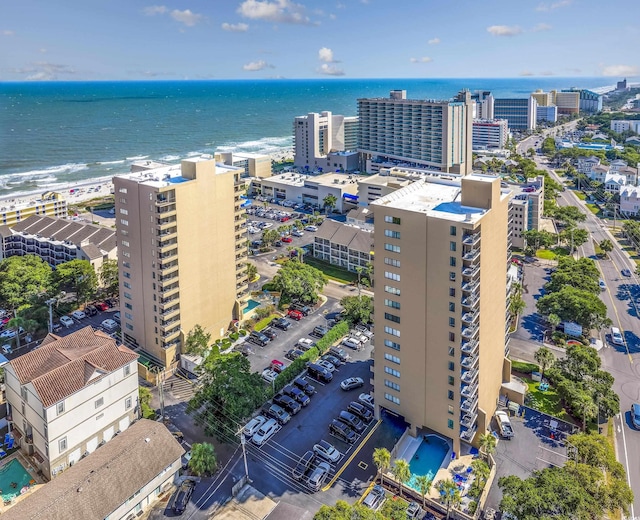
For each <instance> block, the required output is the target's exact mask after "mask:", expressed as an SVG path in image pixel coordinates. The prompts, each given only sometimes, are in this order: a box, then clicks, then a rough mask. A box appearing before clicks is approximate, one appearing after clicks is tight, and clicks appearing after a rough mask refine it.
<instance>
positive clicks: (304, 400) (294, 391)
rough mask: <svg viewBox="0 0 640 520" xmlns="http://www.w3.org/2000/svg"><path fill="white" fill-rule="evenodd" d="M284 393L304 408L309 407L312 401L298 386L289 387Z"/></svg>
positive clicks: (285, 388)
mask: <svg viewBox="0 0 640 520" xmlns="http://www.w3.org/2000/svg"><path fill="white" fill-rule="evenodd" d="M282 393H283V394H284V395H288V396H289V397H291V398H292V399H295V400H296V401H298V402H299V403H300V404H301V405H302V406H307V405H308V404H309V403H310V402H311V399H310V398H309V396H308V395H307V394H305V393H304V392H303V391H302V390H300V389H299V388H298V387H297V386H294V385H287V386H285V387H284V388H283V389H282Z"/></svg>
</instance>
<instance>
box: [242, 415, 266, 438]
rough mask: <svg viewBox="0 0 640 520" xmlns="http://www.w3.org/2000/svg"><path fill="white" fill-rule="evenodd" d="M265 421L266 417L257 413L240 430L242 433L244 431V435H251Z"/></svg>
mask: <svg viewBox="0 0 640 520" xmlns="http://www.w3.org/2000/svg"><path fill="white" fill-rule="evenodd" d="M266 422H267V418H266V417H263V416H262V415H258V416H256V417H254V418H253V419H251V420H250V421H249V422H248V423H247V425H246V426H245V427H244V430H242V433H244V434H245V436H246V437H253V434H254V433H256V432H257V431H258V430H259V429H260V427H261V426H262V425H263V424H264V423H266Z"/></svg>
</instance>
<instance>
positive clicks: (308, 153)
mask: <svg viewBox="0 0 640 520" xmlns="http://www.w3.org/2000/svg"><path fill="white" fill-rule="evenodd" d="M357 132H358V118H357V117H355V116H343V115H338V114H332V113H331V112H329V111H324V112H321V113H317V112H309V113H308V114H307V115H306V116H298V117H296V118H295V119H294V121H293V142H294V154H295V155H294V159H293V164H294V166H296V167H297V168H298V169H299V170H301V171H329V170H336V171H354V170H356V169H357V168H358V154H357V153H356V147H357ZM345 152H351V153H345Z"/></svg>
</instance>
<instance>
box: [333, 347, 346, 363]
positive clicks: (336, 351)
mask: <svg viewBox="0 0 640 520" xmlns="http://www.w3.org/2000/svg"><path fill="white" fill-rule="evenodd" d="M329 354H330V355H332V356H334V357H337V358H338V359H339V360H340V361H342V362H343V363H346V362H347V360H348V359H349V354H347V353H346V352H345V350H344V349H343V348H340V347H331V348H330V349H329Z"/></svg>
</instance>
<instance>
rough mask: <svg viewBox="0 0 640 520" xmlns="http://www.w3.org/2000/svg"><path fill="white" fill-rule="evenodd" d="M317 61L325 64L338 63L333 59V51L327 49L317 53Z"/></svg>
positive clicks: (324, 48)
mask: <svg viewBox="0 0 640 520" xmlns="http://www.w3.org/2000/svg"><path fill="white" fill-rule="evenodd" d="M318 59H319V60H320V61H324V62H325V63H338V61H337V60H335V59H334V58H333V51H332V50H331V49H329V48H327V47H322V49H320V50H319V51H318Z"/></svg>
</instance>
